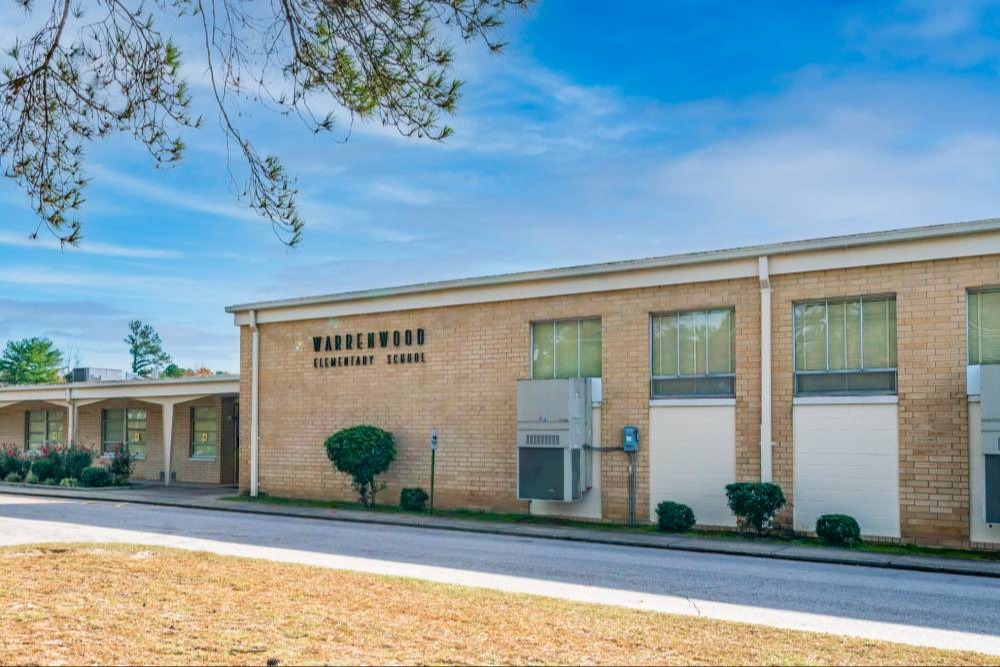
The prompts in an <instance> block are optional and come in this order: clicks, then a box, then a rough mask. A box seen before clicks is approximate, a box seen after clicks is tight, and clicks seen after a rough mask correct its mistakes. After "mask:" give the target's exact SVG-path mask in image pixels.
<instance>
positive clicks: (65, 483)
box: [59, 477, 80, 487]
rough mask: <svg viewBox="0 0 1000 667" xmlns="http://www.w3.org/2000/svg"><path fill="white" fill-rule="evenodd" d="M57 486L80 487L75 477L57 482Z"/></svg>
mask: <svg viewBox="0 0 1000 667" xmlns="http://www.w3.org/2000/svg"><path fill="white" fill-rule="evenodd" d="M59 486H71V487H72V486H80V482H79V480H77V479H76V477H63V478H62V481H60V482H59Z"/></svg>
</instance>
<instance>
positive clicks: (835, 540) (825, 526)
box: [816, 514, 861, 547]
mask: <svg viewBox="0 0 1000 667" xmlns="http://www.w3.org/2000/svg"><path fill="white" fill-rule="evenodd" d="M816 535H817V536H819V539H821V540H822V541H823V544H826V545H828V546H848V547H849V546H854V545H855V544H859V543H860V542H861V526H859V525H858V522H857V521H856V520H855V519H854V517H853V516H848V515H846V514H824V515H823V516H821V517H820V518H818V519H817V520H816Z"/></svg>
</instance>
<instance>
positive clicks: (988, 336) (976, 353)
mask: <svg viewBox="0 0 1000 667" xmlns="http://www.w3.org/2000/svg"><path fill="white" fill-rule="evenodd" d="M968 314H969V364H971V365H979V364H1000V289H991V290H988V291H987V290H984V291H980V292H969V311H968Z"/></svg>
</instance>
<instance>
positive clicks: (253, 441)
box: [250, 310, 260, 498]
mask: <svg viewBox="0 0 1000 667" xmlns="http://www.w3.org/2000/svg"><path fill="white" fill-rule="evenodd" d="M250 332H251V334H250V335H251V337H252V340H253V343H252V345H251V350H250V495H251V496H252V497H254V498H256V497H257V493H258V482H259V460H260V452H259V449H260V330H259V329H258V328H257V311H256V310H251V311H250Z"/></svg>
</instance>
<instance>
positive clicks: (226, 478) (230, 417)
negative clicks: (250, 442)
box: [219, 397, 240, 485]
mask: <svg viewBox="0 0 1000 667" xmlns="http://www.w3.org/2000/svg"><path fill="white" fill-rule="evenodd" d="M239 433H240V404H239V401H238V400H237V399H236V398H235V397H226V398H223V399H222V433H221V436H222V438H221V440H222V442H221V443H220V445H221V448H220V455H219V483H220V484H226V485H235V484H238V483H239V460H240V457H239V453H238V452H239V437H240V435H239Z"/></svg>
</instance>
